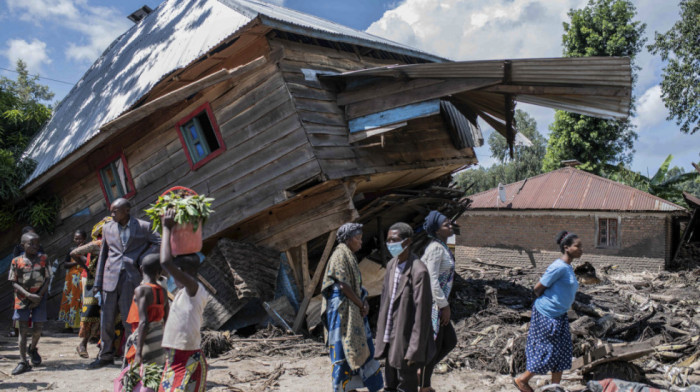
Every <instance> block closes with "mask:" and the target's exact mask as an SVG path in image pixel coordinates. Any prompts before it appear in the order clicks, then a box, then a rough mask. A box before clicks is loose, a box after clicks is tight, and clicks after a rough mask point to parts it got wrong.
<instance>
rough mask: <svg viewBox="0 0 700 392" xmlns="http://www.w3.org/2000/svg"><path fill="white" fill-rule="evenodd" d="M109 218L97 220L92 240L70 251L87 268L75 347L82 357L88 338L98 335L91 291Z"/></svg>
mask: <svg viewBox="0 0 700 392" xmlns="http://www.w3.org/2000/svg"><path fill="white" fill-rule="evenodd" d="M111 220H112V217H111V216H108V217H105V218H104V219H102V220H101V221H99V222H97V224H95V226H93V227H92V232H91V233H90V234H91V237H92V241H90V242H88V243H87V244H85V245H83V246H79V247H77V248H75V249H73V251H71V252H70V256H71V257H72V258H74V259H79V260H81V261H82V262H83V263H84V264H85V265H86V266H87V269H86V270H83V273H82V276H81V280H82V286H83V292H82V302H83V308H82V312H81V313H80V332H79V333H78V336H79V337H80V338H81V339H82V340H81V341H80V344H79V345H78V347H77V348H76V351H77V352H78V355H80V356H81V357H82V358H88V357H89V354H88V352H87V344H88V341H89V340H90V339H93V340H97V339H99V337H100V305H99V303H98V300H97V298H95V296H94V294H93V292H92V286H93V285H94V284H95V271H96V269H97V257H98V256H99V254H100V247H101V246H102V226H104V225H105V223H107V222H109V221H111Z"/></svg>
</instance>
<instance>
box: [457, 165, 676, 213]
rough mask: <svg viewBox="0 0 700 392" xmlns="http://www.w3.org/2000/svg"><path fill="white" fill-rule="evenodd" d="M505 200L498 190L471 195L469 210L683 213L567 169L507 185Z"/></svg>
mask: <svg viewBox="0 0 700 392" xmlns="http://www.w3.org/2000/svg"><path fill="white" fill-rule="evenodd" d="M505 191H506V201H505V203H503V202H501V201H500V200H499V197H498V188H493V189H489V190H488V191H485V192H481V193H477V194H475V195H472V196H469V198H470V199H471V200H472V204H471V205H470V207H469V208H470V209H472V210H483V209H511V210H587V211H591V210H592V211H683V210H685V209H684V208H683V207H681V206H679V205H676V204H674V203H671V202H670V201H667V200H664V199H662V198H660V197H657V196H654V195H651V194H649V193H646V192H643V191H640V190H639V189H635V188H632V187H630V186H627V185H623V184H620V183H618V182H615V181H612V180H608V179H606V178H602V177H599V176H596V175H594V174H591V173H588V172H585V171H582V170H578V169H575V168H571V167H565V168H562V169H559V170H555V171H552V172H549V173H545V174H540V175H538V176H535V177H530V178H528V179H526V180H523V181H518V182H515V183H512V184H508V185H506V186H505Z"/></svg>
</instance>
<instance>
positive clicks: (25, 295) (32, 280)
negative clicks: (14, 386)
mask: <svg viewBox="0 0 700 392" xmlns="http://www.w3.org/2000/svg"><path fill="white" fill-rule="evenodd" d="M22 246H23V247H24V254H22V255H20V256H17V257H15V258H14V259H12V264H11V265H10V272H9V274H8V280H10V281H11V282H12V287H14V289H15V313H14V315H13V316H12V320H16V321H19V356H20V363H19V364H18V365H17V367H15V369H14V370H13V371H12V374H13V375H17V374H22V373H24V372H26V371H29V370H31V369H32V367H31V366H30V365H29V363H27V335H28V334H29V328H30V324H29V323H30V320H31V322H32V323H33V328H32V344H31V345H30V346H29V355H31V361H32V364H33V365H35V366H37V365H39V364H41V356H39V351H38V350H37V347H36V345H37V343H39V338H40V337H41V330H42V328H43V327H44V323H45V322H46V292H47V291H48V289H49V284H48V283H49V278H50V271H49V265H48V263H47V262H46V255H45V254H43V253H39V249H40V245H39V236H38V235H37V234H36V233H33V232H31V233H26V234H24V235H22Z"/></svg>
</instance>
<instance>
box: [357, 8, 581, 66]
mask: <svg viewBox="0 0 700 392" xmlns="http://www.w3.org/2000/svg"><path fill="white" fill-rule="evenodd" d="M583 4H585V0H561V1H549V2H544V1H536V0H474V1H463V0H442V1H437V0H405V1H404V2H402V3H401V4H399V5H398V6H397V7H396V8H394V9H391V10H388V11H386V12H385V13H384V15H383V16H382V17H381V18H380V19H379V20H377V21H376V22H374V23H372V25H370V27H369V28H368V29H367V31H368V32H370V33H372V34H376V35H380V36H383V37H386V38H388V39H391V40H394V41H397V42H401V43H404V44H407V45H411V46H415V47H417V48H419V49H422V50H425V51H427V52H430V53H434V54H437V55H440V56H443V57H447V58H450V59H453V60H472V59H494V58H522V57H553V56H560V55H561V35H562V33H563V30H564V29H563V27H562V24H561V22H563V21H564V20H566V19H567V16H566V13H567V12H568V10H569V9H570V8H577V7H580V6H582V5H583Z"/></svg>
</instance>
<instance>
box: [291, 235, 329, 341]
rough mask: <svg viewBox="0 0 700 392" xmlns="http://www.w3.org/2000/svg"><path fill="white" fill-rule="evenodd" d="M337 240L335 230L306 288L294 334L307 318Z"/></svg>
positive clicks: (296, 319) (295, 320) (295, 321)
mask: <svg viewBox="0 0 700 392" xmlns="http://www.w3.org/2000/svg"><path fill="white" fill-rule="evenodd" d="M335 238H336V232H335V230H333V231H331V232H330V233H329V234H328V240H327V241H326V247H325V248H323V254H322V255H321V260H320V261H319V262H318V265H317V266H316V270H315V271H314V277H313V278H312V279H311V283H310V284H308V285H306V286H304V299H303V300H302V301H301V305H299V312H298V313H297V316H296V318H295V319H294V325H293V326H292V331H294V333H298V332H299V329H300V328H301V324H302V323H303V321H304V317H305V316H306V309H307V308H308V307H309V302H310V301H311V297H312V296H313V295H314V291H316V286H318V284H319V282H320V281H321V277H322V276H323V273H324V272H325V271H326V263H327V262H328V259H329V258H330V256H331V250H333V244H334V243H335Z"/></svg>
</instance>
